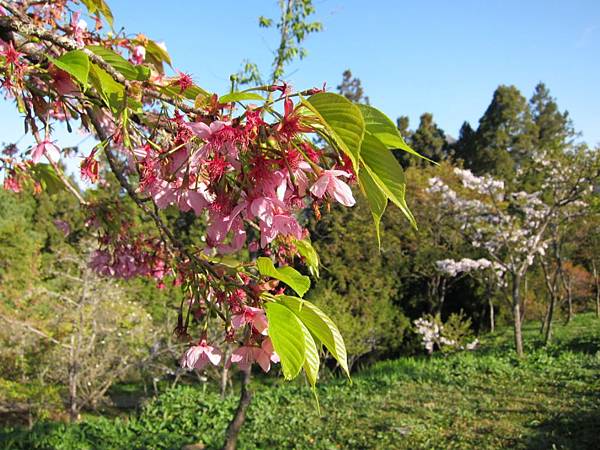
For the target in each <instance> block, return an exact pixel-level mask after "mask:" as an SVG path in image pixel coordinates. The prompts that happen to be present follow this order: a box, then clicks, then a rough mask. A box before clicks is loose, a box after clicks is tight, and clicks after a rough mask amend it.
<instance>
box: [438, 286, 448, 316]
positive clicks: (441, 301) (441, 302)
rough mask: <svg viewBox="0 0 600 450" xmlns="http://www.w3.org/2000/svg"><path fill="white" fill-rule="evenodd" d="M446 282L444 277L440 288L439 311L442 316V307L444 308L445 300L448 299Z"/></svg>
mask: <svg viewBox="0 0 600 450" xmlns="http://www.w3.org/2000/svg"><path fill="white" fill-rule="evenodd" d="M446 283H447V280H446V278H443V279H442V280H441V282H440V286H439V289H438V307H437V313H438V314H439V315H440V318H441V317H442V309H444V301H445V300H446Z"/></svg>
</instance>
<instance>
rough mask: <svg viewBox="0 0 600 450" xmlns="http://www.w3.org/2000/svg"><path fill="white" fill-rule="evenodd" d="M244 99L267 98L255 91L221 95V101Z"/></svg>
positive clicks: (262, 99) (240, 100)
mask: <svg viewBox="0 0 600 450" xmlns="http://www.w3.org/2000/svg"><path fill="white" fill-rule="evenodd" d="M244 100H257V101H265V98H264V97H263V96H262V95H259V94H257V93H255V92H232V93H231V94H226V95H222V96H221V97H219V103H232V102H242V101H244Z"/></svg>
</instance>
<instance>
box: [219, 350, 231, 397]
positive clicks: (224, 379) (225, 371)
mask: <svg viewBox="0 0 600 450" xmlns="http://www.w3.org/2000/svg"><path fill="white" fill-rule="evenodd" d="M230 356H231V355H230V352H229V346H227V348H225V352H224V356H223V361H229V357H230ZM228 382H229V367H227V364H223V369H222V370H221V398H225V394H226V393H227V383H228Z"/></svg>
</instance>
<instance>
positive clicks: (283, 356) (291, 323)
mask: <svg viewBox="0 0 600 450" xmlns="http://www.w3.org/2000/svg"><path fill="white" fill-rule="evenodd" d="M265 309H266V311H267V320H268V321H269V337H270V338H271V342H272V343H273V348H274V349H275V352H276V353H277V355H278V356H279V359H280V360H281V369H282V370H283V376H284V378H285V379H286V380H292V379H294V378H296V376H297V375H298V373H300V370H301V369H302V367H303V366H304V363H305V361H306V341H307V339H306V335H305V332H304V329H303V327H302V323H300V320H299V319H298V318H297V317H296V315H295V314H294V313H293V312H292V311H291V310H290V309H289V308H287V307H286V306H284V305H282V304H280V303H274V302H269V303H267V304H266V305H265ZM313 343H314V342H313Z"/></svg>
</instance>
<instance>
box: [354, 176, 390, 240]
mask: <svg viewBox="0 0 600 450" xmlns="http://www.w3.org/2000/svg"><path fill="white" fill-rule="evenodd" d="M358 182H359V185H360V188H361V190H362V191H363V193H364V194H365V197H367V203H368V204H369V209H370V210H371V215H372V216H373V221H374V222H375V233H376V234H377V245H378V246H379V249H381V233H380V230H379V226H380V223H381V218H382V217H383V213H385V209H386V207H387V202H388V199H387V196H386V195H385V193H384V192H383V191H382V190H381V188H380V187H379V186H378V185H377V183H376V182H375V180H373V177H372V176H371V174H370V172H369V170H368V169H366V170H361V171H360V173H359V174H358Z"/></svg>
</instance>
